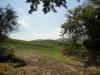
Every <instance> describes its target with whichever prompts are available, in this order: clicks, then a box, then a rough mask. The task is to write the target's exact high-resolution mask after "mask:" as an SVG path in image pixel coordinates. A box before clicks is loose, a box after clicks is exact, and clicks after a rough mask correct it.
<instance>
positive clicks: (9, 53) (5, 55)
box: [0, 47, 14, 62]
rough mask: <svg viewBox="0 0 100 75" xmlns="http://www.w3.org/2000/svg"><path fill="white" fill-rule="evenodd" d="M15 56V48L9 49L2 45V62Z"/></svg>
mask: <svg viewBox="0 0 100 75" xmlns="http://www.w3.org/2000/svg"><path fill="white" fill-rule="evenodd" d="M13 56H14V52H13V49H7V48H5V47H0V62H5V61H8V60H9V59H11V58H12V57H13Z"/></svg>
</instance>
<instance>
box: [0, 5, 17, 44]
mask: <svg viewBox="0 0 100 75" xmlns="http://www.w3.org/2000/svg"><path fill="white" fill-rule="evenodd" d="M16 29H18V23H17V16H16V12H15V11H14V10H13V9H12V8H11V7H10V5H8V6H7V7H6V8H2V7H0V44H2V42H3V41H4V40H5V39H6V38H7V37H8V34H9V33H10V32H12V31H14V30H16Z"/></svg>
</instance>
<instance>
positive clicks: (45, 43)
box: [0, 39, 100, 75]
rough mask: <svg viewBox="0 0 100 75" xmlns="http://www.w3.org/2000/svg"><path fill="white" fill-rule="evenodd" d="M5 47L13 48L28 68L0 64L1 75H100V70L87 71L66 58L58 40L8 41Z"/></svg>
mask: <svg viewBox="0 0 100 75" xmlns="http://www.w3.org/2000/svg"><path fill="white" fill-rule="evenodd" d="M3 46H5V47H7V48H12V49H13V50H14V53H15V55H16V56H17V57H18V58H20V59H22V60H24V61H25V63H26V66H23V67H19V68H14V67H13V64H10V63H0V75H100V72H97V71H98V70H99V69H98V70H97V69H96V68H92V69H93V70H91V68H90V69H86V68H84V67H83V65H84V64H83V63H82V62H80V61H78V60H76V59H75V58H74V57H69V56H64V55H63V54H62V51H61V50H63V49H64V46H63V45H61V44H59V42H58V41H56V40H35V41H21V40H14V39H8V40H6V41H5V43H4V45H3ZM89 71H90V72H89ZM97 73H98V74H97Z"/></svg>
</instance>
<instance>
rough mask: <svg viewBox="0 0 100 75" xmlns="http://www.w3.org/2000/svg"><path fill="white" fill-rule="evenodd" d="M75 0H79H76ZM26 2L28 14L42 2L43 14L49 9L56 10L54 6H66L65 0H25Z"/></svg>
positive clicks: (35, 9)
mask: <svg viewBox="0 0 100 75" xmlns="http://www.w3.org/2000/svg"><path fill="white" fill-rule="evenodd" d="M77 1H80V0H77ZM26 2H27V3H29V4H30V10H29V13H30V14H32V12H34V11H37V9H38V5H39V4H43V9H42V11H43V12H44V14H46V13H48V12H50V10H52V11H54V12H57V10H56V9H55V7H61V6H63V7H65V8H67V6H66V3H67V2H66V0H26Z"/></svg>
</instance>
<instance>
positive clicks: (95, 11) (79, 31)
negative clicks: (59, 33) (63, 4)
mask: <svg viewBox="0 0 100 75" xmlns="http://www.w3.org/2000/svg"><path fill="white" fill-rule="evenodd" d="M91 1H92V0H91ZM97 1H98V0H97ZM98 4H99V3H98ZM98 4H97V3H96V1H93V3H91V4H88V5H85V6H79V7H77V8H75V9H74V10H70V11H69V15H68V16H67V18H68V20H67V21H66V22H65V23H64V24H63V25H62V28H63V35H65V34H69V35H70V36H71V37H76V38H78V40H81V41H82V42H83V44H84V45H85V47H86V48H87V49H88V51H89V53H90V57H89V58H90V59H89V60H90V63H92V64H96V63H97V57H98V56H99V53H100V47H99V46H100V7H99V6H98Z"/></svg>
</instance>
